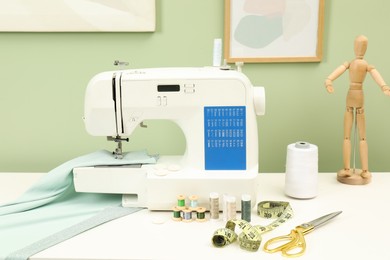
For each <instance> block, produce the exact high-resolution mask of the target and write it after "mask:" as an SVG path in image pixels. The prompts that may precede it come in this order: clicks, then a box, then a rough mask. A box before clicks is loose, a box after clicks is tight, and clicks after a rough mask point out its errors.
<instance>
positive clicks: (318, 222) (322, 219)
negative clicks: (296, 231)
mask: <svg viewBox="0 0 390 260" xmlns="http://www.w3.org/2000/svg"><path fill="white" fill-rule="evenodd" d="M341 212H342V211H336V212H333V213H330V214H327V215H324V216H322V217H319V218H317V219H314V220H312V221H310V222H307V223H305V224H309V225H312V226H313V227H314V228H317V227H318V226H320V225H322V224H324V223H326V222H328V221H329V220H331V219H332V218H334V217H336V216H337V215H339V214H340V213H341Z"/></svg>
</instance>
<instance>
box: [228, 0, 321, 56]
mask: <svg viewBox="0 0 390 260" xmlns="http://www.w3.org/2000/svg"><path fill="white" fill-rule="evenodd" d="M324 2H325V0H250V1H249V0H225V31H224V34H225V35H224V56H225V59H226V61H227V62H228V63H234V62H245V63H261V62H264V63H267V62H268V63H270V62H320V61H321V60H322V37H323V36H322V35H323V27H324Z"/></svg>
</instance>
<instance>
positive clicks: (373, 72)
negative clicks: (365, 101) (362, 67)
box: [368, 66, 390, 96]
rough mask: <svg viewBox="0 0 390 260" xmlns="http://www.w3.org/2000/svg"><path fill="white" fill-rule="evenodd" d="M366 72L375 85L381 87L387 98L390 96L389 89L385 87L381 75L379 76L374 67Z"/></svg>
mask: <svg viewBox="0 0 390 260" xmlns="http://www.w3.org/2000/svg"><path fill="white" fill-rule="evenodd" d="M368 72H369V73H370V74H371V77H372V78H373V79H374V81H375V82H376V84H378V85H379V86H380V87H381V89H382V91H383V93H384V94H385V95H387V96H390V87H389V86H387V84H386V82H385V81H384V79H383V78H382V76H381V74H379V72H378V71H377V70H376V69H375V67H373V66H369V68H368Z"/></svg>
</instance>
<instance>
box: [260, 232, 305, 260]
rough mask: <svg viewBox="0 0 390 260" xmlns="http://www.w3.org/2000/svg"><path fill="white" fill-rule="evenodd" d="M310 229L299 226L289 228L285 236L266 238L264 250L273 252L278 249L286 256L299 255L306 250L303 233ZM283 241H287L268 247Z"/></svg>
mask: <svg viewBox="0 0 390 260" xmlns="http://www.w3.org/2000/svg"><path fill="white" fill-rule="evenodd" d="M309 231H310V230H308V229H306V228H302V227H300V226H298V227H296V228H295V229H293V230H291V232H290V234H288V235H285V236H279V237H275V238H272V239H270V240H268V241H267V242H266V243H265V244H264V251H265V252H267V253H275V252H278V251H280V252H281V253H282V255H283V256H286V257H296V256H301V255H303V254H304V253H305V250H306V241H305V238H304V236H303V235H304V234H306V233H307V232H309ZM283 241H288V242H287V243H282V244H281V245H279V246H276V247H270V245H275V244H280V243H281V242H283Z"/></svg>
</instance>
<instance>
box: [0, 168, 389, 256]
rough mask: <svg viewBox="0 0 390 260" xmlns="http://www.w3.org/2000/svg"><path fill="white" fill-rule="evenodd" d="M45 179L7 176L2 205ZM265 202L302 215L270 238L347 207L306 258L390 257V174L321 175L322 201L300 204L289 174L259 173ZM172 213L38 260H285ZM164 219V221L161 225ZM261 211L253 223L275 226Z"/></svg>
mask: <svg viewBox="0 0 390 260" xmlns="http://www.w3.org/2000/svg"><path fill="white" fill-rule="evenodd" d="M40 176H42V174H39V173H0V186H1V188H0V202H4V201H8V200H11V199H13V198H16V197H17V196H18V195H19V194H20V193H21V192H22V191H24V190H25V189H26V188H27V187H29V186H30V185H31V184H32V183H33V182H34V181H36V180H37V179H38V178H39V177H40ZM258 183H259V188H258V191H259V195H258V201H263V200H283V201H289V202H290V203H291V206H292V208H293V210H294V213H295V216H294V218H293V219H291V220H290V221H288V222H287V223H286V224H284V225H282V226H280V227H279V228H277V229H275V230H274V231H272V232H270V233H267V234H264V235H263V243H262V244H264V241H266V240H268V239H270V238H272V237H274V236H278V235H282V234H287V233H289V231H290V230H291V229H292V228H294V227H295V226H297V225H299V224H301V223H302V222H306V221H309V220H312V219H314V218H317V217H319V216H322V215H324V214H327V213H330V212H333V211H338V210H342V211H343V213H342V214H341V215H339V216H337V217H336V218H335V219H334V220H332V221H331V222H330V223H328V224H327V225H324V226H322V227H320V228H319V229H318V230H315V231H313V232H312V233H310V234H308V235H307V236H306V237H305V238H306V243H307V251H306V253H305V255H304V256H302V257H300V259H390V247H389V241H390V238H389V234H390V222H389V220H388V219H389V216H390V210H389V207H390V173H373V180H372V183H370V184H368V185H365V186H350V185H345V184H341V183H338V182H337V181H336V175H335V174H334V173H321V174H320V175H319V193H318V196H317V197H316V198H314V199H310V200H298V199H292V198H289V197H286V196H285V195H284V192H283V189H284V174H275V173H262V174H259V178H258ZM171 216H172V212H149V211H148V210H142V211H140V212H137V213H134V214H131V215H129V216H126V217H123V218H120V219H117V220H115V221H112V222H109V223H107V224H104V225H102V226H99V227H97V228H95V229H93V230H90V231H88V232H85V233H83V234H81V235H79V236H76V237H74V238H72V239H70V240H67V241H65V242H62V243H61V244H58V245H56V246H54V247H51V248H49V249H47V250H45V251H43V252H40V253H38V254H36V255H35V256H33V257H32V258H31V259H33V260H39V259H199V260H201V259H202V260H203V259H285V258H283V257H282V256H281V255H280V253H275V254H268V253H265V252H264V251H262V250H261V249H260V250H259V251H257V252H247V251H243V250H242V249H240V248H239V245H238V244H237V243H235V244H231V245H228V246H227V247H224V248H215V247H213V245H212V244H211V237H212V234H213V232H214V231H215V230H216V229H218V228H220V227H223V226H224V225H225V222H223V221H207V222H204V223H198V222H191V223H184V222H174V221H172V220H171V219H170V218H171ZM156 220H158V221H161V220H162V221H163V223H162V224H155V223H154V222H156ZM270 222H271V221H270V220H265V219H261V218H259V217H258V216H257V215H256V213H255V210H254V211H253V214H252V224H262V225H267V224H268V223H270Z"/></svg>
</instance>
